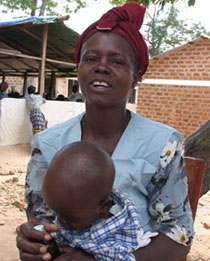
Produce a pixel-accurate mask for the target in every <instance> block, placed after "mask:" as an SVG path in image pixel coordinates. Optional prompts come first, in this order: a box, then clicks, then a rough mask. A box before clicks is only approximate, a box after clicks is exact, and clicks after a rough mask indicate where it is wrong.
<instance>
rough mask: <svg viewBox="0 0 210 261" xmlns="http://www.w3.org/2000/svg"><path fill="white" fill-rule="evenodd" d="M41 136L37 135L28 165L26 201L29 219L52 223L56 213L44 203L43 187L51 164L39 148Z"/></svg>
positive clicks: (32, 144)
mask: <svg viewBox="0 0 210 261" xmlns="http://www.w3.org/2000/svg"><path fill="white" fill-rule="evenodd" d="M38 136H39V135H37V134H36V135H35V136H34V137H33V139H32V142H31V159H30V161H29V163H28V167H27V174H26V182H25V201H26V204H27V207H26V214H27V218H28V219H30V218H34V217H36V218H40V219H45V220H48V221H51V220H53V219H54V213H53V211H52V210H50V209H49V208H48V207H47V206H46V205H45V204H44V202H43V199H42V196H41V187H42V182H43V178H44V175H45V172H46V170H47V167H48V165H49V163H48V162H47V161H46V159H45V158H44V156H43V153H42V151H41V150H40V148H39V139H38Z"/></svg>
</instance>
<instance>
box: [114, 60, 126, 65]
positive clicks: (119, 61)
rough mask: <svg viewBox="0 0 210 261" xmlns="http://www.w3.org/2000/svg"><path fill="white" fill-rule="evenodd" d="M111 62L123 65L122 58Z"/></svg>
mask: <svg viewBox="0 0 210 261" xmlns="http://www.w3.org/2000/svg"><path fill="white" fill-rule="evenodd" d="M112 63H114V64H117V65H123V64H124V62H123V61H122V60H119V59H115V60H113V61H112Z"/></svg>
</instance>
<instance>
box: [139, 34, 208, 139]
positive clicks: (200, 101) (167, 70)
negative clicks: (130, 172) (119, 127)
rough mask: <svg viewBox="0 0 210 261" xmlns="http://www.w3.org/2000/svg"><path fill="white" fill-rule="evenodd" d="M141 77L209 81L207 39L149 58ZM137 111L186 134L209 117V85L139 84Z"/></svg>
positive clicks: (194, 129)
mask: <svg viewBox="0 0 210 261" xmlns="http://www.w3.org/2000/svg"><path fill="white" fill-rule="evenodd" d="M144 79H173V80H194V81H210V39H208V38H205V37H200V38H198V39H197V40H195V41H194V42H191V43H188V44H186V45H184V46H182V47H180V48H176V49H174V50H173V51H169V52H166V53H165V54H162V55H159V56H157V57H155V58H153V59H151V60H150V66H149V68H148V71H147V73H146V74H145V75H144ZM136 111H137V113H138V114H140V115H142V116H143V117H148V118H151V119H153V120H156V121H160V122H163V123H165V124H167V125H170V126H172V127H174V128H176V129H178V130H179V131H181V132H182V133H183V134H184V136H185V137H187V136H189V135H190V134H192V133H193V132H195V131H196V130H197V129H198V128H199V127H200V126H201V125H203V124H205V123H206V122H207V121H208V120H209V119H210V84H209V86H184V85H169V84H164V85H160V84H144V83H141V84H140V85H139V88H138V95H137V109H136Z"/></svg>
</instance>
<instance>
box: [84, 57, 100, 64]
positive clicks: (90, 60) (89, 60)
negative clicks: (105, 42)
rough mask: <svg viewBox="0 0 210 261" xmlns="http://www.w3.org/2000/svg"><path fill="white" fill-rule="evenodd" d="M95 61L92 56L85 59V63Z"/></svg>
mask: <svg viewBox="0 0 210 261" xmlns="http://www.w3.org/2000/svg"><path fill="white" fill-rule="evenodd" d="M96 60H97V58H96V57H94V56H88V57H86V58H85V61H86V62H91V63H92V62H95V61H96Z"/></svg>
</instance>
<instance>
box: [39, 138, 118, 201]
mask: <svg viewBox="0 0 210 261" xmlns="http://www.w3.org/2000/svg"><path fill="white" fill-rule="evenodd" d="M55 169H56V171H55ZM57 170H58V171H57ZM114 176H115V168H114V163H113V161H112V159H111V157H110V156H109V155H108V153H107V152H105V151H104V150H102V149H101V148H99V147H97V146H96V145H94V144H92V143H89V142H86V141H80V142H74V143H71V144H69V145H67V146H65V147H63V148H62V149H61V150H60V151H58V152H57V153H56V155H55V156H54V158H53V160H52V162H51V163H50V165H49V168H48V170H47V173H46V175H45V178H44V182H43V188H44V190H45V192H47V193H50V194H51V193H54V191H53V187H54V188H56V189H57V188H58V187H63V188H67V189H68V187H73V188H74V189H75V188H76V190H77V191H78V193H79V192H80V193H84V190H86V191H87V193H94V195H95V196H97V197H100V198H104V197H105V196H107V195H109V194H110V192H111V189H112V186H113V183H114ZM45 194H46V193H44V195H45Z"/></svg>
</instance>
